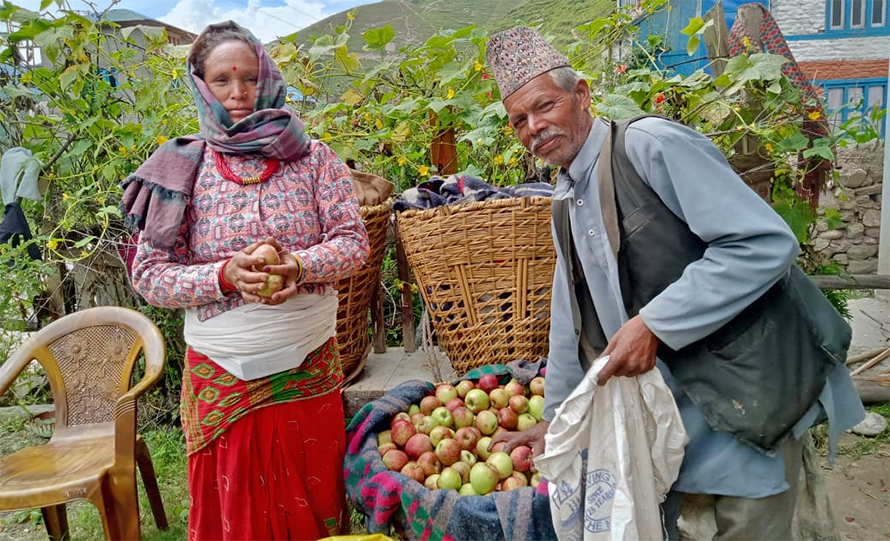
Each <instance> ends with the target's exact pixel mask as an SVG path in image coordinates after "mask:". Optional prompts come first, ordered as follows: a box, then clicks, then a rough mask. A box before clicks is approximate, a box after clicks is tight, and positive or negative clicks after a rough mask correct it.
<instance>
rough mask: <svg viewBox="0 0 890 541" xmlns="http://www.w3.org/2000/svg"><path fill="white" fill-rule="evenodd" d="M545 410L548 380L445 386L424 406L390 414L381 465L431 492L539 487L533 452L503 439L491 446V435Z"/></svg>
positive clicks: (520, 426) (525, 424)
mask: <svg viewBox="0 0 890 541" xmlns="http://www.w3.org/2000/svg"><path fill="white" fill-rule="evenodd" d="M543 413H544V377H543V376H538V377H536V378H534V379H532V380H531V382H529V384H528V386H524V385H522V384H521V383H519V382H518V381H516V380H515V379H511V380H510V381H509V382H508V383H507V384H505V385H500V384H499V382H498V378H497V376H495V375H493V374H486V375H484V376H482V377H481V378H479V381H478V382H475V383H474V382H473V381H471V380H462V381H460V382H459V383H458V384H457V385H456V386H455V385H451V384H449V383H442V384H439V385H437V386H436V389H435V392H434V393H433V394H431V395H429V396H425V397H424V398H423V399H422V400H421V401H420V403H419V404H412V405H411V406H410V407H409V408H408V411H402V412H399V413H398V414H396V415H395V417H393V419H392V421H391V422H390V428H389V430H384V431H382V432H380V433H379V434H378V435H377V448H378V450H379V451H380V456H382V457H383V463H384V465H386V467H387V468H388V469H390V470H392V471H397V472H400V473H402V474H403V475H406V476H408V477H410V478H412V479H414V480H416V481H417V482H419V483H422V484H423V485H424V486H426V487H427V488H429V489H431V490H437V489H452V490H457V491H459V493H460V494H462V495H483V494H488V493H490V492H494V491H505V490H513V489H516V488H521V487H525V486H532V487H536V486H538V483H540V480H541V474H540V473H538V471H537V470H536V469H535V466H534V464H533V462H532V450H531V449H530V448H529V447H527V446H524V445H521V446H518V447H516V448H515V449H513V450H512V452H511V453H510V454H507V453H505V452H504V450H503V448H504V442H498V443H496V444H495V445H494V446H492V448H491V450H489V445H490V443H491V440H492V438H493V437H494V436H497V435H498V434H501V433H502V432H507V431H509V432H513V431H521V430H525V429H528V428H531V427H533V426H535V425H536V424H537V423H538V421H540V420H541V416H542V415H543Z"/></svg>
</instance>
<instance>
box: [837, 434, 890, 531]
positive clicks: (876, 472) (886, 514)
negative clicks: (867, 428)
mask: <svg viewBox="0 0 890 541" xmlns="http://www.w3.org/2000/svg"><path fill="white" fill-rule="evenodd" d="M840 445H841V447H842V448H843V449H844V451H843V452H844V454H841V455H840V456H838V457H837V462H836V464H835V466H834V469H829V468H828V461H827V460H825V459H824V458H823V459H822V461H821V462H822V465H823V470H822V472H823V474H824V475H825V482H826V485H827V487H828V492H829V494H830V498H831V510H832V514H833V515H834V519H835V526H836V527H837V530H838V533H840V536H841V539H844V540H848V539H849V540H857V541H858V540H872V539H890V443H874V442H873V441H870V440H868V439H866V438H860V437H858V436H853V435H851V434H844V435H843V436H842V437H841V441H840ZM864 451H867V452H864ZM860 452H862V454H859V453H860Z"/></svg>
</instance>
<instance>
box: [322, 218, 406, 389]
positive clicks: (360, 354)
mask: <svg viewBox="0 0 890 541" xmlns="http://www.w3.org/2000/svg"><path fill="white" fill-rule="evenodd" d="M391 212H392V202H391V201H387V202H386V203H384V204H382V205H374V206H364V207H362V221H363V222H364V224H365V229H367V230H368V240H369V241H370V244H371V251H370V253H369V255H368V259H367V261H366V264H365V266H364V267H362V268H361V269H359V270H358V271H356V272H355V273H353V274H352V275H351V276H350V277H349V278H344V279H342V280H340V281H338V282H336V283H335V284H334V288H335V289H336V290H337V292H338V295H337V296H338V298H339V300H340V307H339V308H338V309H337V342H338V343H339V344H340V362H341V363H342V365H343V374H344V375H345V376H346V378H345V381H344V383H345V382H348V381H349V380H351V379H352V378H354V377H355V376H357V375H358V374H359V373H360V372H361V370H362V368H363V367H364V365H365V361H366V360H367V358H368V353H370V350H371V335H370V332H369V328H370V327H369V318H368V310H369V308H370V307H371V300H372V296H373V295H374V292H375V290H376V288H377V286H378V284H379V283H380V266H381V264H382V263H383V256H384V254H385V252H386V228H387V226H388V225H389V219H390V215H391Z"/></svg>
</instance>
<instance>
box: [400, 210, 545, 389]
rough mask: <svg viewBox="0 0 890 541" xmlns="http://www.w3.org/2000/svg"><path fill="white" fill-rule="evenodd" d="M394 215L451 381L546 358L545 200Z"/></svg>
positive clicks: (414, 211)
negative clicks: (450, 371)
mask: <svg viewBox="0 0 890 541" xmlns="http://www.w3.org/2000/svg"><path fill="white" fill-rule="evenodd" d="M397 216H398V218H397V221H398V227H399V236H400V238H401V242H402V245H403V246H404V248H405V253H406V255H407V257H408V264H409V265H410V266H411V269H412V270H413V271H414V276H415V278H416V279H417V283H418V285H419V286H420V292H421V295H422V296H423V300H424V302H425V303H426V306H427V309H428V310H429V311H430V316H431V319H432V322H433V328H434V330H435V332H436V336H437V338H438V341H439V347H441V348H442V350H443V351H444V352H445V354H446V355H447V356H448V359H449V360H450V361H451V366H452V367H453V368H454V371H455V372H456V373H457V374H458V375H463V374H465V373H466V372H467V371H469V370H472V369H473V368H476V367H479V366H483V365H486V364H506V363H507V362H509V361H512V360H516V359H527V360H536V359H537V358H538V357H539V356H540V355H546V354H547V344H548V333H549V331H550V288H551V285H552V281H553V269H554V266H555V265H556V252H555V251H554V248H553V241H552V237H551V234H550V198H549V197H540V196H536V197H522V198H513V199H497V200H490V201H480V202H475V203H468V204H463V205H454V206H441V207H437V208H434V209H429V210H422V211H419V210H411V211H406V212H402V213H400V214H398V215H397Z"/></svg>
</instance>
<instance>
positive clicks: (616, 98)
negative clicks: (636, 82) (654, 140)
mask: <svg viewBox="0 0 890 541" xmlns="http://www.w3.org/2000/svg"><path fill="white" fill-rule="evenodd" d="M596 111H597V113H599V114H600V115H602V116H604V117H606V118H608V119H611V120H621V119H622V118H632V117H635V116H639V115H642V114H645V113H646V112H645V111H643V110H642V109H640V106H639V105H637V102H635V101H634V100H633V99H631V98H629V97H628V96H622V95H620V94H606V95H605V96H604V97H603V101H602V102H600V103H598V104H596Z"/></svg>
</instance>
